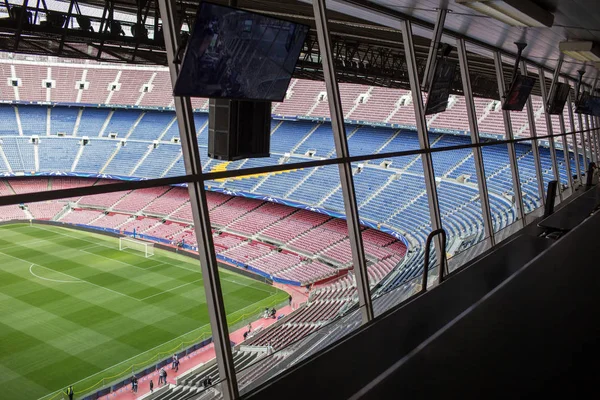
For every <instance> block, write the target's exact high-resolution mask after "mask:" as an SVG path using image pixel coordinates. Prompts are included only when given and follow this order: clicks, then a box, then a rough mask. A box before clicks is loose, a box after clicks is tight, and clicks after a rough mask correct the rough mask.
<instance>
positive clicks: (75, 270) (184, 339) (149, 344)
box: [0, 224, 287, 400]
mask: <svg viewBox="0 0 600 400" xmlns="http://www.w3.org/2000/svg"><path fill="white" fill-rule="evenodd" d="M220 278H221V285H222V290H223V297H224V301H225V306H226V310H227V320H228V322H229V323H230V324H236V325H239V323H247V322H243V321H245V319H246V318H251V317H256V316H258V315H259V313H260V310H262V309H264V308H265V307H267V306H275V305H276V304H279V303H281V302H284V301H285V300H286V299H287V294H286V293H285V292H283V291H281V290H278V289H275V288H273V287H272V286H269V285H267V284H264V283H261V282H257V281H255V280H252V279H249V278H246V277H243V276H241V275H239V274H235V273H232V272H229V271H227V270H223V269H221V270H220ZM209 336H210V327H209V321H208V310H207V306H206V300H205V295H204V288H203V282H202V275H201V273H200V266H199V264H198V262H196V261H195V260H194V259H191V258H189V257H186V256H183V255H179V254H175V253H172V252H168V251H162V250H158V249H155V255H154V256H152V257H149V258H146V257H144V254H143V253H140V252H137V251H133V250H131V251H130V250H125V251H119V243H118V239H116V238H113V237H108V236H105V235H99V234H93V233H88V232H82V231H77V230H72V229H67V228H62V227H55V226H48V225H33V226H29V225H28V224H11V225H3V226H0V390H1V394H0V398H3V399H34V400H36V399H40V398H46V399H49V398H52V397H53V396H52V394H53V393H55V392H56V391H57V390H60V389H63V388H64V387H65V386H67V385H69V384H72V383H75V391H76V392H79V393H80V394H85V393H83V391H87V390H88V389H89V388H91V387H98V386H101V385H102V383H103V382H105V383H110V381H112V380H114V379H116V378H118V377H121V376H128V375H129V374H130V373H131V370H132V368H136V369H141V368H142V367H144V366H145V364H146V365H151V364H152V362H153V361H156V360H157V359H159V358H164V357H167V356H168V355H169V354H172V352H173V351H174V350H179V349H182V348H184V347H185V346H189V345H191V344H193V343H195V342H198V341H200V340H201V339H204V338H207V337H209ZM96 385H97V386H96ZM58 398H60V396H59V397H58Z"/></svg>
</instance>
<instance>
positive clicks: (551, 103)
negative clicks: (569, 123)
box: [547, 82, 571, 115]
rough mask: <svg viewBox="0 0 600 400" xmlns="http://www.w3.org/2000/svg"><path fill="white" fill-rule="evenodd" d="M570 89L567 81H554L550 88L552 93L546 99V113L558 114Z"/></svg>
mask: <svg viewBox="0 0 600 400" xmlns="http://www.w3.org/2000/svg"><path fill="white" fill-rule="evenodd" d="M570 91H571V86H570V85H569V84H568V83H563V82H556V83H555V84H554V88H553V89H552V93H550V98H549V100H548V110H547V112H548V114H551V115H560V114H562V113H563V110H564V108H565V104H566V103H567V98H568V97H569V92H570ZM559 96H561V97H559Z"/></svg>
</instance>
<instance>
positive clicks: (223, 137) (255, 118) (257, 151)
mask: <svg viewBox="0 0 600 400" xmlns="http://www.w3.org/2000/svg"><path fill="white" fill-rule="evenodd" d="M270 145H271V102H264V101H240V100H226V99H210V101H209V109H208V156H209V157H210V158H214V159H217V160H224V161H235V160H240V159H243V158H258V157H269V155H270V154H269V149H270Z"/></svg>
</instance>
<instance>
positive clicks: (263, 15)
mask: <svg viewBox="0 0 600 400" xmlns="http://www.w3.org/2000/svg"><path fill="white" fill-rule="evenodd" d="M205 4H209V5H212V6H217V7H221V8H228V9H231V10H234V11H242V12H244V13H247V14H251V15H256V16H260V17H263V18H270V19H272V20H277V21H281V22H287V23H291V24H295V25H296V26H298V27H301V28H304V29H305V31H306V33H305V37H304V42H303V43H302V45H301V49H302V48H303V47H304V43H305V42H306V39H307V37H308V33H309V32H310V29H311V27H310V25H307V24H303V23H299V22H296V21H293V20H291V19H285V18H279V17H272V16H270V15H267V14H262V13H259V12H254V11H248V10H244V9H242V8H239V7H231V6H228V5H223V4H218V3H214V2H211V1H200V2H199V3H198V11H197V12H196V17H195V19H194V23H193V25H192V29H191V31H190V36H189V40H188V41H187V43H186V49H185V51H184V53H183V57H181V63H180V69H179V73H178V76H177V80H176V81H175V85H173V96H179V97H193V98H217V99H223V100H235V101H257V102H264V101H269V102H283V101H284V100H285V97H286V93H283V94H282V96H281V97H278V98H276V99H265V98H252V97H235V96H231V97H229V96H218V97H215V96H206V95H190V94H176V92H177V89H178V85H180V83H179V82H180V76H181V72H182V71H183V69H184V65H185V62H186V58H187V56H188V54H189V51H188V50H189V46H190V43H191V41H192V38H193V37H194V29H195V27H196V25H197V23H196V22H197V20H198V18H199V16H200V13H201V11H202V6H203V5H205ZM300 52H302V50H300ZM298 61H299V57H298V58H296V59H295V60H294V66H293V68H292V73H291V74H290V78H289V80H288V87H289V84H290V81H291V80H292V79H293V77H294V72H293V71H294V70H295V69H296V66H297V65H298ZM181 84H182V85H184V84H185V83H183V82H182V83H181Z"/></svg>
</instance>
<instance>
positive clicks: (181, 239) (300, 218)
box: [0, 177, 406, 285]
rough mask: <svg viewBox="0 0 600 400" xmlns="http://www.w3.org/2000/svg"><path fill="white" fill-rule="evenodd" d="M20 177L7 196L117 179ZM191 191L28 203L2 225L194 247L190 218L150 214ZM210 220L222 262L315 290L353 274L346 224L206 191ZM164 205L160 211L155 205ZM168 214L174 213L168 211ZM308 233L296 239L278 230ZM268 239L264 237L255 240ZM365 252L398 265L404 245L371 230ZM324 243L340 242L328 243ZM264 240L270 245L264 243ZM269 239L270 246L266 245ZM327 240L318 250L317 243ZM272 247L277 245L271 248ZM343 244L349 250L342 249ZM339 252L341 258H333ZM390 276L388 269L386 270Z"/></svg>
mask: <svg viewBox="0 0 600 400" xmlns="http://www.w3.org/2000/svg"><path fill="white" fill-rule="evenodd" d="M64 179H65V182H62V180H63V178H60V177H55V178H31V179H28V178H14V179H6V180H0V188H1V189H2V191H3V193H4V194H13V193H15V192H17V193H30V192H32V191H45V190H49V189H51V188H68V187H79V186H85V185H86V184H87V185H101V184H110V183H113V182H114V181H111V180H97V179H95V178H93V179H89V180H85V179H82V178H64ZM186 194H187V189H185V188H179V187H171V188H169V187H157V188H152V189H142V190H136V191H128V192H116V193H107V194H102V195H93V196H84V197H81V198H72V199H69V201H64V200H58V201H47V202H40V203H26V204H23V205H22V206H21V207H18V206H8V207H5V208H3V209H4V210H5V212H4V214H3V215H2V217H3V218H2V219H3V220H10V219H19V220H28V219H40V220H54V221H57V222H62V223H67V224H75V225H88V226H92V227H96V228H99V229H103V230H112V231H115V232H120V233H125V234H130V235H132V234H133V235H136V236H137V237H140V238H145V239H150V240H158V241H161V242H163V243H165V242H166V243H170V244H172V245H179V246H181V245H187V246H188V247H189V246H192V248H193V246H196V240H195V235H194V231H193V226H192V219H191V216H190V218H189V220H188V221H180V220H170V219H169V218H168V217H167V218H166V219H165V218H164V217H165V216H163V217H158V216H155V215H153V214H152V213H148V214H146V212H147V210H149V209H150V210H156V209H160V210H164V209H165V206H166V205H167V204H168V202H166V201H165V199H167V198H169V199H174V201H175V202H176V206H177V205H179V207H181V206H182V205H185V204H187V203H185V201H187V198H186ZM207 198H208V203H209V205H210V206H211V207H212V208H211V211H210V214H211V219H213V215H217V216H218V217H217V218H215V220H216V221H221V223H222V224H223V225H221V226H219V227H216V229H218V230H217V231H216V232H214V234H213V235H214V237H213V241H214V245H215V249H216V252H217V254H218V255H219V256H220V257H221V259H222V260H230V261H231V262H233V263H235V264H236V265H240V266H245V267H252V268H253V269H254V270H255V271H259V272H260V273H261V274H264V275H266V276H269V277H271V278H273V279H277V278H279V279H281V280H282V282H296V283H298V284H303V285H306V284H311V283H314V282H318V281H321V280H324V279H328V278H332V277H335V276H339V275H344V274H345V273H346V272H347V269H348V268H349V267H351V261H352V258H351V252H350V248H349V245H348V236H347V227H346V223H345V221H343V220H338V219H335V218H331V217H328V216H325V215H322V214H317V213H314V212H311V211H307V210H297V209H294V208H291V207H287V206H284V205H281V204H275V203H269V202H266V201H262V200H255V199H249V198H242V197H230V196H227V195H224V194H222V193H214V192H207ZM154 202H157V203H160V206H159V207H157V208H154V207H153V203H154ZM167 209H168V210H170V209H172V207H171V208H167ZM288 225H289V226H292V227H294V226H299V227H303V228H302V229H301V230H302V234H301V235H300V237H299V238H298V239H293V237H292V235H291V234H290V233H289V232H287V231H285V230H282V231H281V232H282V233H281V236H279V234H278V232H279V231H278V229H277V228H276V226H288ZM263 231H264V232H267V231H268V233H267V234H266V235H265V236H258V235H256V234H257V233H259V232H263ZM364 233H365V240H364V241H365V250H366V253H367V256H368V258H369V260H371V262H384V261H387V263H386V265H388V264H391V263H392V261H391V260H392V258H393V256H396V258H394V260H396V261H395V262H396V263H398V262H399V261H400V260H401V258H402V256H403V255H404V253H405V251H406V246H405V245H404V244H403V243H402V242H400V241H398V240H396V239H395V238H394V237H392V236H389V235H387V234H385V233H383V232H378V231H374V230H372V229H365V230H364ZM324 236H328V237H331V238H334V240H329V241H324V240H323V238H324ZM260 238H264V239H263V240H264V241H261V240H260ZM267 239H269V240H267ZM319 241H322V243H321V246H320V247H319V248H318V250H319V251H315V249H316V247H315V246H316V243H318V242H319ZM268 242H271V243H268ZM339 244H344V246H343V248H340V246H339ZM331 253H335V254H337V255H338V257H328V256H329V255H330V254H331ZM384 270H385V269H380V268H379V267H378V268H374V269H373V274H372V279H373V284H374V283H375V279H377V281H379V280H380V279H382V278H383V276H384V275H382V271H384ZM388 272H389V269H388Z"/></svg>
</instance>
